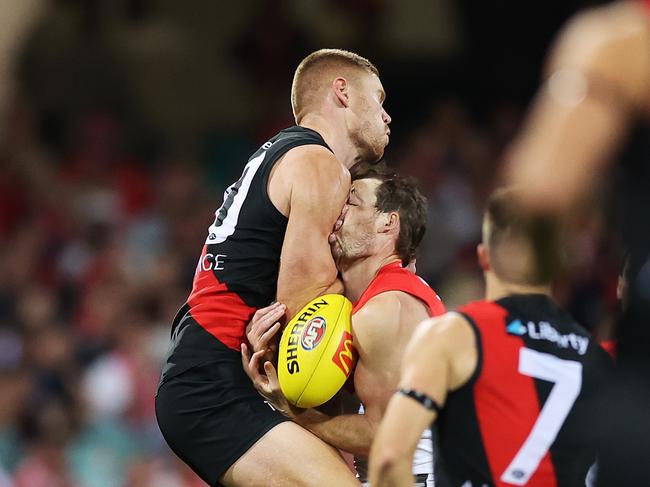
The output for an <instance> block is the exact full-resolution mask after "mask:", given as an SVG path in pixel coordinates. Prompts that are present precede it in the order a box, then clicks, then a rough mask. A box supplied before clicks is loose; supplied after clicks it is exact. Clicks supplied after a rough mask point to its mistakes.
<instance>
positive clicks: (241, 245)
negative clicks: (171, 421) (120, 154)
mask: <svg viewBox="0 0 650 487" xmlns="http://www.w3.org/2000/svg"><path fill="white" fill-rule="evenodd" d="M302 145H320V146H323V147H325V148H327V149H329V147H328V146H327V144H326V143H325V141H324V140H323V138H322V137H321V136H320V134H318V133H317V132H315V131H313V130H311V129H308V128H304V127H299V126H294V127H290V128H288V129H285V130H282V131H281V132H280V133H279V134H278V135H276V136H275V137H273V138H272V139H270V140H269V141H268V142H266V143H265V144H264V145H262V146H261V147H260V148H259V149H258V150H257V152H255V153H254V154H253V155H252V156H251V158H250V159H249V160H248V163H247V164H246V166H245V167H244V170H243V173H242V175H241V178H240V179H239V180H238V181H237V182H235V183H234V184H232V185H231V186H230V187H229V188H228V189H227V190H226V192H225V194H224V201H223V204H222V205H221V207H220V208H219V209H217V211H216V212H215V219H214V222H213V223H212V225H210V228H209V229H208V234H207V238H206V241H205V245H204V246H203V251H202V252H201V256H200V258H199V261H198V263H197V266H196V272H195V274H194V283H193V287H192V292H191V294H190V296H189V298H188V299H187V302H186V303H185V305H184V306H183V307H182V308H181V309H180V310H179V312H178V314H177V315H176V318H175V319H174V323H173V326H172V348H171V350H170V353H169V356H168V358H167V363H166V364H165V367H164V369H163V374H162V382H164V381H165V380H166V379H168V378H170V377H173V376H176V375H178V374H180V373H181V372H183V371H185V370H187V369H189V368H191V367H194V366H197V365H201V364H205V363H209V362H211V361H214V360H215V357H216V356H218V355H217V354H215V350H217V349H223V346H222V345H220V344H223V345H225V346H226V347H228V348H230V349H232V350H236V351H239V347H240V345H241V343H242V342H244V341H245V332H246V325H247V324H248V322H249V321H250V319H251V318H252V316H253V314H254V313H255V310H256V309H258V308H261V307H264V306H268V305H269V304H270V303H271V302H272V301H273V300H274V299H275V297H276V286H277V279H278V271H279V266H280V253H281V251H282V243H283V241H284V234H285V231H286V227H287V218H286V217H285V216H284V215H283V214H282V213H280V212H279V211H278V209H277V208H275V206H274V205H273V203H272V202H271V200H270V198H269V195H268V191H267V188H268V181H269V175H270V173H271V170H272V169H273V166H274V165H275V163H276V162H277V161H278V160H279V159H280V158H281V157H282V156H284V155H285V154H286V153H287V151H289V150H290V149H293V148H294V147H298V146H302ZM219 342H220V343H219Z"/></svg>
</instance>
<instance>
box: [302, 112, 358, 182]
mask: <svg viewBox="0 0 650 487" xmlns="http://www.w3.org/2000/svg"><path fill="white" fill-rule="evenodd" d="M300 126H301V127H305V128H308V129H312V130H315V131H316V132H318V133H319V134H320V136H321V137H323V140H324V141H325V143H326V144H327V145H328V146H329V148H330V149H332V152H334V155H335V156H336V158H337V159H338V160H339V161H340V162H341V164H343V165H344V166H345V167H347V168H348V169H350V168H351V167H352V166H354V164H355V163H356V162H357V161H358V158H359V154H358V153H357V152H358V151H357V150H356V149H355V147H354V146H353V145H352V144H351V143H350V138H349V136H348V134H347V133H346V132H345V130H343V129H342V128H341V127H344V125H343V124H332V123H331V121H329V120H328V119H326V118H325V117H323V116H322V115H319V114H316V113H313V114H310V115H306V116H305V117H304V118H303V119H302V120H301V121H300Z"/></svg>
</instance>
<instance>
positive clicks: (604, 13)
mask: <svg viewBox="0 0 650 487" xmlns="http://www.w3.org/2000/svg"><path fill="white" fill-rule="evenodd" d="M638 3H640V2H638ZM642 8H643V7H642V6H641V5H639V4H637V3H632V2H630V3H621V4H616V5H613V6H608V7H605V8H601V9H598V10H595V11H588V12H586V13H582V14H580V15H579V16H577V17H576V18H575V19H574V20H573V21H572V22H571V23H570V24H569V25H568V27H567V28H566V29H565V30H564V32H563V34H562V35H561V36H560V38H559V40H558V42H557V45H556V46H555V48H554V49H553V51H552V54H551V58H550V62H549V66H548V69H547V81H546V82H545V83H544V84H543V85H542V87H541V88H540V90H539V93H538V95H537V98H536V101H535V103H534V105H533V107H532V110H531V112H530V114H529V116H528V119H527V121H526V123H525V125H524V129H523V131H522V133H521V135H520V137H519V139H518V140H517V141H516V143H515V144H514V145H513V148H512V150H511V152H510V155H509V157H508V161H507V165H508V167H507V172H508V180H509V183H512V184H514V185H517V186H520V187H521V188H523V189H524V190H525V193H524V197H525V199H526V201H525V203H527V204H528V205H530V206H531V207H532V208H535V209H538V210H542V211H550V212H561V211H564V210H566V209H568V208H570V207H571V206H573V205H574V204H575V203H576V201H578V200H580V199H581V198H583V197H584V196H585V195H586V194H587V193H588V191H589V190H590V187H591V185H592V184H593V183H594V182H596V181H597V180H598V179H599V176H600V173H601V172H602V170H603V166H604V165H605V164H606V163H607V162H609V159H610V157H611V156H612V153H613V152H614V150H615V149H616V148H617V146H618V144H619V143H620V141H621V139H622V137H623V135H624V134H625V128H626V125H627V123H628V122H629V121H630V119H631V118H632V116H633V115H634V112H635V111H638V110H639V109H640V108H646V106H647V105H648V100H649V96H648V95H649V92H648V82H649V81H650V23H649V20H648V15H647V13H645V12H642V11H641V9H642Z"/></svg>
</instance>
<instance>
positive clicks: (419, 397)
mask: <svg viewBox="0 0 650 487" xmlns="http://www.w3.org/2000/svg"><path fill="white" fill-rule="evenodd" d="M397 392H398V393H399V394H401V395H402V396H407V397H410V398H411V399H414V400H415V401H417V402H419V403H420V404H422V406H424V407H425V408H427V409H428V410H429V411H433V412H434V413H436V414H440V409H441V408H440V406H439V405H438V403H437V402H436V401H434V400H433V399H432V398H430V397H429V396H427V395H426V394H424V393H422V392H418V391H414V390H413V389H400V390H398V391H397Z"/></svg>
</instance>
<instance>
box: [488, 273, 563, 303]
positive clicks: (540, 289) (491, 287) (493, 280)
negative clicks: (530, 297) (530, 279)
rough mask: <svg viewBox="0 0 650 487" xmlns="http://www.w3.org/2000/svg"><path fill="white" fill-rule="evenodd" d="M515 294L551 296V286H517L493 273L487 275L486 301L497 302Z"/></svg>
mask: <svg viewBox="0 0 650 487" xmlns="http://www.w3.org/2000/svg"><path fill="white" fill-rule="evenodd" d="M513 294H546V295H548V296H550V295H551V286H550V284H549V285H542V286H531V285H526V284H515V283H512V282H507V281H503V280H501V279H499V278H498V277H497V276H496V275H494V274H493V273H491V272H488V273H486V275H485V299H487V300H488V301H496V300H497V299H501V298H505V297H506V296H511V295H513Z"/></svg>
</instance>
